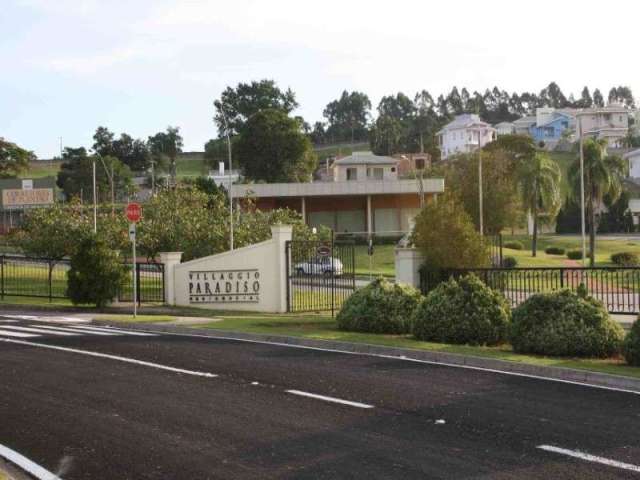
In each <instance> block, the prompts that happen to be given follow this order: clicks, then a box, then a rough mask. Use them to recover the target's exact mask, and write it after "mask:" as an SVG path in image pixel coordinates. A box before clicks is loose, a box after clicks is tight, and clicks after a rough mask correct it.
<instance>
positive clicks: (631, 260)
mask: <svg viewBox="0 0 640 480" xmlns="http://www.w3.org/2000/svg"><path fill="white" fill-rule="evenodd" d="M611 261H612V262H613V263H615V264H616V265H620V266H623V267H634V266H636V265H638V264H639V263H640V258H639V257H638V255H636V254H635V253H633V252H618V253H614V254H613V255H611Z"/></svg>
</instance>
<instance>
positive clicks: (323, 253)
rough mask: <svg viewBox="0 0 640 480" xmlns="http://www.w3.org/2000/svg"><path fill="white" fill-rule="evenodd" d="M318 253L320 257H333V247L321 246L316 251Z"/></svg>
mask: <svg viewBox="0 0 640 480" xmlns="http://www.w3.org/2000/svg"><path fill="white" fill-rule="evenodd" d="M316 253H317V254H318V256H320V257H328V256H330V255H331V247H329V246H328V245H321V246H319V247H318V248H317V249H316Z"/></svg>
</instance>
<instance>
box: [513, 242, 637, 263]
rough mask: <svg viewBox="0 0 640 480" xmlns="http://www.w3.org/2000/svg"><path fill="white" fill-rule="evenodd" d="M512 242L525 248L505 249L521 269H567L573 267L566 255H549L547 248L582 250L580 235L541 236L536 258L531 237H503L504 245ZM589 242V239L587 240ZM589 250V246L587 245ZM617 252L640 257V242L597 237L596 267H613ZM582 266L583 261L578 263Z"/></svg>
mask: <svg viewBox="0 0 640 480" xmlns="http://www.w3.org/2000/svg"><path fill="white" fill-rule="evenodd" d="M511 240H518V241H520V242H522V243H523V244H524V246H525V249H524V250H512V249H510V248H505V249H504V250H503V255H504V256H512V257H515V258H516V259H517V260H518V266H519V267H566V266H569V265H571V262H567V260H568V259H567V256H566V254H565V255H547V254H546V253H545V252H544V250H545V248H547V247H561V248H564V249H565V250H567V251H568V250H574V249H576V250H580V249H582V240H581V238H580V236H579V235H540V236H539V237H538V253H537V256H536V257H535V258H533V257H532V256H531V237H530V236H529V235H514V236H510V235H509V236H507V235H504V236H503V244H505V243H506V242H509V241H511ZM587 242H588V239H587ZM587 248H588V244H587ZM617 252H633V253H636V254H638V255H640V241H637V240H629V239H624V238H621V239H615V240H598V238H597V237H596V266H599V267H604V266H613V265H614V264H613V263H611V254H612V253H617ZM578 263H580V264H581V261H578Z"/></svg>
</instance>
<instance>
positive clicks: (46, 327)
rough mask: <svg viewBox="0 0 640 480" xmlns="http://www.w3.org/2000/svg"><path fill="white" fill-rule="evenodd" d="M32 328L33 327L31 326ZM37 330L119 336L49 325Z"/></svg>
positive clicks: (114, 333) (110, 335)
mask: <svg viewBox="0 0 640 480" xmlns="http://www.w3.org/2000/svg"><path fill="white" fill-rule="evenodd" d="M32 326H33V325H32ZM38 328H43V329H47V330H59V331H61V332H73V333H84V334H87V335H98V336H105V337H115V336H117V335H120V333H116V332H113V333H107V332H80V331H79V330H76V329H75V328H70V327H53V326H51V325H46V326H44V325H38Z"/></svg>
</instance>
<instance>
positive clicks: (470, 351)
mask: <svg viewBox="0 0 640 480" xmlns="http://www.w3.org/2000/svg"><path fill="white" fill-rule="evenodd" d="M218 317H219V318H222V321H218V322H212V323H210V324H207V325H204V327H205V328H211V329H217V330H229V331H236V332H247V333H261V334H271V335H287V336H294V337H304V338H312V339H318V340H336V341H344V342H354V343H368V344H373V345H385V346H390V347H401V348H413V349H417V350H429V351H434V352H436V351H437V352H447V353H457V354H464V355H472V356H476V357H485V358H493V359H498V360H508V361H512V362H520V363H526V364H530V365H538V366H550V367H564V368H573V369H578V370H590V371H595V372H602V373H609V374H613V375H624V376H629V377H635V378H640V368H638V367H630V366H628V365H626V364H625V363H624V360H623V359H621V358H616V359H605V360H600V359H579V358H551V357H542V356H534V355H519V354H516V353H513V351H512V349H511V346H509V345H502V346H499V347H472V346H466V345H449V344H441V343H431V342H421V341H418V340H414V339H413V338H411V336H409V335H380V334H369V333H354V332H343V331H341V330H338V329H337V327H336V323H335V320H334V319H332V318H331V317H329V316H324V315H260V314H255V315H247V314H245V315H244V316H237V315H233V316H228V315H219V316H218ZM202 327H203V326H202V325H200V326H199V328H202Z"/></svg>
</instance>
